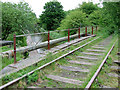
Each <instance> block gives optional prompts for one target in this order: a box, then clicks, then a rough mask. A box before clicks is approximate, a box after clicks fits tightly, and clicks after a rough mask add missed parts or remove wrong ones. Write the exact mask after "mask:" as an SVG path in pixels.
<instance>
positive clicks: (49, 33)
mask: <svg viewBox="0 0 120 90" xmlns="http://www.w3.org/2000/svg"><path fill="white" fill-rule="evenodd" d="M48 50H50V32H49V31H48Z"/></svg>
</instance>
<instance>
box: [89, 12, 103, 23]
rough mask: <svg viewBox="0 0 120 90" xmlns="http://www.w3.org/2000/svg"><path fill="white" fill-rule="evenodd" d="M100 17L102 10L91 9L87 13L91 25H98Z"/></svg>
mask: <svg viewBox="0 0 120 90" xmlns="http://www.w3.org/2000/svg"><path fill="white" fill-rule="evenodd" d="M102 18H103V17H102V10H96V11H93V12H92V13H91V14H90V15H89V21H90V23H91V25H99V24H100V22H101V20H102Z"/></svg>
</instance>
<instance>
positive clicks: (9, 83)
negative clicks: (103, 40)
mask: <svg viewBox="0 0 120 90" xmlns="http://www.w3.org/2000/svg"><path fill="white" fill-rule="evenodd" d="M98 38H100V37H97V38H95V39H93V40H91V41H89V42H87V43H85V44H83V45H82V46H80V47H78V48H76V49H74V50H72V51H70V52H68V53H66V54H64V55H62V56H60V57H58V58H56V59H54V60H52V61H50V62H48V63H46V64H44V65H43V66H40V67H38V68H37V69H34V70H33V71H31V72H29V73H27V74H24V75H23V76H21V77H19V78H17V79H15V80H13V81H10V82H8V83H7V84H4V85H3V86H0V90H1V89H3V88H5V87H8V86H10V85H11V84H13V83H15V82H17V81H19V80H21V79H22V78H24V77H26V76H28V75H30V74H32V73H34V72H35V71H37V70H40V69H42V68H44V67H46V66H48V65H50V64H52V63H53V62H56V61H58V60H59V59H61V58H64V57H66V56H67V55H69V54H71V53H73V52H75V51H77V50H79V49H80V48H83V47H84V46H86V45H88V44H89V43H91V42H93V41H95V40H97V39H98Z"/></svg>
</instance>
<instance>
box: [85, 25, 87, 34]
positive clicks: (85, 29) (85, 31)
mask: <svg viewBox="0 0 120 90" xmlns="http://www.w3.org/2000/svg"><path fill="white" fill-rule="evenodd" d="M85 36H87V27H85Z"/></svg>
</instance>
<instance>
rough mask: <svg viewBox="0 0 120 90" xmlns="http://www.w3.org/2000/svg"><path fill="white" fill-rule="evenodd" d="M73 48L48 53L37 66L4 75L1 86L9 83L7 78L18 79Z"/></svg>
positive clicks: (73, 47)
mask: <svg viewBox="0 0 120 90" xmlns="http://www.w3.org/2000/svg"><path fill="white" fill-rule="evenodd" d="M92 39H94V38H89V39H87V40H84V41H82V42H81V43H80V44H78V45H77V47H79V46H80V45H83V44H84V43H86V42H88V41H90V40H92ZM96 42H98V41H95V43H96ZM88 47H89V46H88ZM75 48H76V46H71V47H69V48H68V49H66V50H64V51H60V52H59V53H57V54H55V55H52V53H49V54H48V55H47V56H46V59H44V60H41V61H40V62H39V63H37V66H36V65H32V66H29V67H27V68H25V69H22V70H20V71H18V72H17V73H12V74H10V75H6V76H5V77H3V78H2V81H3V83H2V84H5V83H7V82H9V81H10V80H11V79H10V80H9V78H12V80H13V79H15V78H18V77H20V76H22V75H24V74H26V73H27V72H30V71H32V70H33V69H35V68H37V67H40V66H42V65H44V64H45V63H48V62H50V61H51V60H53V59H56V58H58V57H59V56H61V55H63V54H65V53H68V50H73V49H75ZM54 64H55V63H54ZM49 66H52V64H51V65H49ZM5 78H8V79H7V80H4V79H5ZM27 80H28V79H27ZM29 81H32V80H29ZM29 81H28V82H29Z"/></svg>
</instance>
